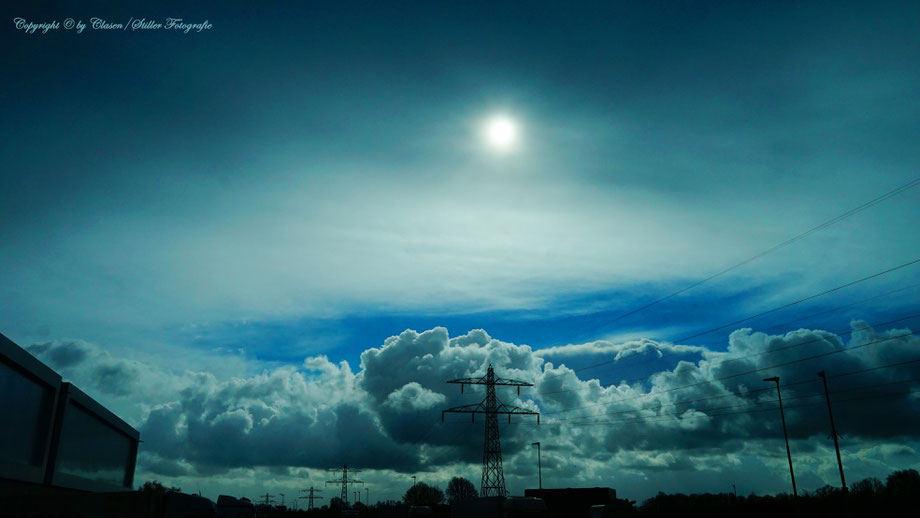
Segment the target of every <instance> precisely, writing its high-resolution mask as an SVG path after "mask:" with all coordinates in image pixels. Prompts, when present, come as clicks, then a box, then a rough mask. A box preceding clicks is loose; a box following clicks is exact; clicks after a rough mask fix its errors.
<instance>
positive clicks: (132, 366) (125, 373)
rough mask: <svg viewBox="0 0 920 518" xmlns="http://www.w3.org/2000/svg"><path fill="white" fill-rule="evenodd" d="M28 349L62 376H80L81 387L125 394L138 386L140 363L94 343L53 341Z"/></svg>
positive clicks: (73, 377)
mask: <svg viewBox="0 0 920 518" xmlns="http://www.w3.org/2000/svg"><path fill="white" fill-rule="evenodd" d="M28 350H29V352H31V353H32V354H34V355H35V356H37V357H38V358H39V359H41V360H44V361H46V362H48V364H49V365H51V366H52V367H53V368H55V369H57V370H59V371H60V372H61V373H62V374H63V375H64V377H65V379H67V378H69V379H71V380H73V379H80V380H81V383H88V384H89V385H88V386H84V387H81V388H83V389H84V390H90V391H96V390H98V391H101V392H103V393H106V394H112V395H116V396H128V395H130V394H131V393H132V392H133V391H134V390H136V389H137V388H138V386H139V375H140V373H141V367H140V365H139V364H138V363H137V362H135V361H128V360H123V359H119V358H115V357H113V356H112V354H111V353H109V352H108V351H105V350H103V349H101V348H100V347H99V346H97V345H96V344H93V343H90V342H85V341H83V340H56V341H53V342H45V343H41V344H34V345H31V346H29V347H28Z"/></svg>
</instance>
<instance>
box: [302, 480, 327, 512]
mask: <svg viewBox="0 0 920 518" xmlns="http://www.w3.org/2000/svg"><path fill="white" fill-rule="evenodd" d="M301 491H303V492H304V493H307V492H308V491H309V493H308V494H307V495H304V496H302V497H300V498H306V499H307V511H310V510H312V509H313V499H314V498H315V499H317V500H322V499H323V497H321V496H314V495H313V492H314V491H315V492H317V493H322V492H323V490H322V489H313V486H310V489H309V490H307V489H301Z"/></svg>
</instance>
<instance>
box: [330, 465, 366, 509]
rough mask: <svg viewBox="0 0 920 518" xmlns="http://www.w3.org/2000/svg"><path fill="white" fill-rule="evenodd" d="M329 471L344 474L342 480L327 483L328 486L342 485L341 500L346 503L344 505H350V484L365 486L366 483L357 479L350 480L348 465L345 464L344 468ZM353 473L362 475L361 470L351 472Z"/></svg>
mask: <svg viewBox="0 0 920 518" xmlns="http://www.w3.org/2000/svg"><path fill="white" fill-rule="evenodd" d="M327 471H331V472H333V473H335V472H337V471H341V472H342V478H341V479H336V480H330V481H328V482H326V484H341V485H342V497H341V498H342V502H344V503H346V504H347V503H348V484H361V485H362V486H363V485H364V482H362V481H360V480H355V479H349V478H348V464H345V465H344V467H341V468H331V469H329V470H327ZM351 472H352V473H360V472H361V470H360V469H353V470H351Z"/></svg>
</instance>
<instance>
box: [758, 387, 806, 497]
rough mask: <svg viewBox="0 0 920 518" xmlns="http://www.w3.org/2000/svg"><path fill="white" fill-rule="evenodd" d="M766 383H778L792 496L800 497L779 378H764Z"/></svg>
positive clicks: (777, 391)
mask: <svg viewBox="0 0 920 518" xmlns="http://www.w3.org/2000/svg"><path fill="white" fill-rule="evenodd" d="M763 380H764V381H773V382H775V383H776V396H777V397H778V398H779V417H780V419H782V421H783V437H785V438H786V458H787V459H789V476H791V477H792V496H796V497H797V496H799V492H798V490H797V489H796V488H795V471H793V469H792V453H791V452H790V451H789V434H788V433H786V416H785V414H784V413H783V394H782V393H781V392H780V390H779V376H773V377H772V378H764V379H763Z"/></svg>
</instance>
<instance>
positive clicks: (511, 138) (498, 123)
mask: <svg viewBox="0 0 920 518" xmlns="http://www.w3.org/2000/svg"><path fill="white" fill-rule="evenodd" d="M517 138H518V128H517V125H516V124H515V123H514V121H513V120H511V119H510V118H509V117H506V116H504V115H498V116H495V117H492V118H491V119H489V120H488V121H487V122H486V125H485V140H486V143H487V144H488V145H489V147H491V148H493V149H495V150H497V151H510V150H511V149H513V148H514V144H515V143H516V142H517Z"/></svg>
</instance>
